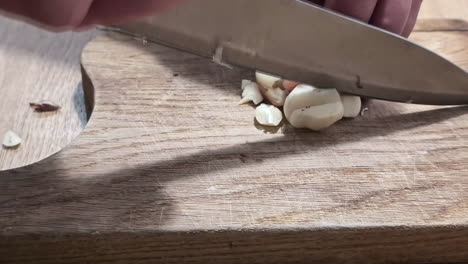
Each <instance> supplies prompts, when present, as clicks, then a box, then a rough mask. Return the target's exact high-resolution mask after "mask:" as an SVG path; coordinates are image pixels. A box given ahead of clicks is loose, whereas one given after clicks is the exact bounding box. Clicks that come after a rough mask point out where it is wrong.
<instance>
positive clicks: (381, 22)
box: [309, 0, 422, 37]
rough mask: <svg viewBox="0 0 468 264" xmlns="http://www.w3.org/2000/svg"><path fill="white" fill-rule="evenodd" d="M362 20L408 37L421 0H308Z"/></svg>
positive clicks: (414, 22)
mask: <svg viewBox="0 0 468 264" xmlns="http://www.w3.org/2000/svg"><path fill="white" fill-rule="evenodd" d="M309 1H310V2H312V3H315V4H318V5H322V6H324V7H326V8H329V9H332V10H334V11H337V12H340V13H343V14H345V15H348V16H351V17H354V18H356V19H359V20H361V21H363V22H366V23H370V24H372V25H374V26H377V27H380V28H383V29H386V30H388V31H391V32H393V33H396V34H398V35H402V36H404V37H408V36H409V35H410V34H411V31H413V28H414V25H415V24H416V19H417V17H418V13H419V9H420V7H421V3H422V0H309Z"/></svg>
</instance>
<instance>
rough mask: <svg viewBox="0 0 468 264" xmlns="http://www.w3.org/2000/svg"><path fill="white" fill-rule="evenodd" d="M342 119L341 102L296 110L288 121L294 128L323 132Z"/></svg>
mask: <svg viewBox="0 0 468 264" xmlns="http://www.w3.org/2000/svg"><path fill="white" fill-rule="evenodd" d="M342 118H343V104H342V103H341V102H338V103H332V104H324V105H318V106H312V107H308V108H302V109H298V110H296V111H294V112H293V114H292V115H291V117H290V118H289V119H288V120H289V122H290V123H291V125H292V126H293V127H295V128H308V129H311V130H314V131H320V130H324V129H326V128H328V127H330V126H331V125H333V124H334V123H336V122H338V121H339V120H341V119H342Z"/></svg>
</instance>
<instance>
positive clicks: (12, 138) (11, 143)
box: [2, 130, 21, 148]
mask: <svg viewBox="0 0 468 264" xmlns="http://www.w3.org/2000/svg"><path fill="white" fill-rule="evenodd" d="M2 143H3V146H4V147H5V148H14V147H17V146H19V145H20V144H21V138H20V137H19V136H18V135H17V134H15V132H13V131H11V130H10V131H8V132H7V133H6V134H5V136H4V137H3V142H2Z"/></svg>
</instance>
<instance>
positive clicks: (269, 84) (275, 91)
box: [255, 72, 288, 106]
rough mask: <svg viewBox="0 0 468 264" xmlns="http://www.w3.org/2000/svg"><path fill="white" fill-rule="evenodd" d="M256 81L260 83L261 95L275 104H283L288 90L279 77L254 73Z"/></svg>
mask: <svg viewBox="0 0 468 264" xmlns="http://www.w3.org/2000/svg"><path fill="white" fill-rule="evenodd" d="M255 77H256V80H257V83H258V84H259V85H260V87H261V88H263V89H262V92H263V95H264V96H265V97H266V98H267V99H268V100H269V101H270V102H271V103H272V104H273V105H275V106H283V105H284V101H285V100H286V97H287V96H288V91H287V90H286V89H285V88H284V86H283V80H282V79H281V78H280V77H277V76H273V75H268V74H264V73H260V72H256V73H255Z"/></svg>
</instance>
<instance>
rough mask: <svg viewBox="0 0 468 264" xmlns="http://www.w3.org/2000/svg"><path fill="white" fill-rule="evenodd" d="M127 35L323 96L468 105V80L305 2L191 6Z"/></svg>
mask: <svg viewBox="0 0 468 264" xmlns="http://www.w3.org/2000/svg"><path fill="white" fill-rule="evenodd" d="M118 29H119V30H120V31H123V32H127V33H130V34H132V35H134V36H139V37H142V38H144V39H147V40H148V41H151V42H155V43H158V44H162V45H165V46H168V47H171V48H176V49H180V50H182V51H185V52H190V53H193V54H196V55H199V56H203V57H207V58H212V59H214V60H215V61H216V62H218V63H222V64H224V65H231V66H234V67H241V68H247V69H252V70H258V71H262V72H266V73H270V74H274V75H278V76H282V77H283V78H285V79H289V80H295V81H298V82H302V83H307V84H311V85H314V86H317V87H320V88H336V89H338V90H339V91H340V92H345V93H350V94H354V95H359V96H363V97H369V98H375V99H382V100H387V101H396V102H406V103H414V104H428V105H464V104H468V73H467V72H466V71H464V70H463V69H461V68H460V67H458V66H456V65H455V64H453V63H451V62H450V61H448V60H446V59H444V58H443V57H441V56H439V55H437V54H435V53H433V52H431V51H429V50H428V49H425V48H424V47H421V46H419V45H417V44H415V43H413V42H411V41H409V40H407V39H405V38H402V37H400V36H398V35H396V34H393V33H390V32H387V31H385V30H382V29H379V28H376V27H373V26H371V25H368V24H365V23H362V22H359V21H357V20H355V19H353V18H350V17H347V16H344V15H340V14H337V13H335V12H332V11H328V10H326V9H323V8H321V7H319V6H316V5H313V4H311V3H308V2H304V1H300V0H235V1H233V0H186V1H184V2H183V3H182V4H180V5H178V6H177V7H175V8H172V9H169V10H167V11H166V12H165V13H162V14H158V15H156V16H153V17H149V18H146V19H143V20H139V21H137V22H133V23H130V24H125V25H120V26H118Z"/></svg>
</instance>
